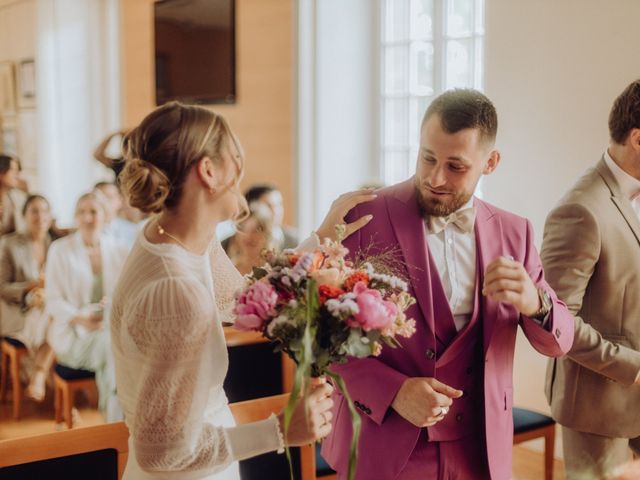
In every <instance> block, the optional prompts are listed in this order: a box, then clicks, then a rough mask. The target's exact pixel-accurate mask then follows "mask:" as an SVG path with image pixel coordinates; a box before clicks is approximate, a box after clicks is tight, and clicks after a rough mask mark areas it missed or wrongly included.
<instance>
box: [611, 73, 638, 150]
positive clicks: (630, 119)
mask: <svg viewBox="0 0 640 480" xmlns="http://www.w3.org/2000/svg"><path fill="white" fill-rule="evenodd" d="M634 128H640V79H638V80H636V81H635V82H633V83H631V84H630V85H629V86H628V87H627V88H625V89H624V92H622V93H621V94H620V95H619V96H618V98H616V99H615V101H614V102H613V107H612V108H611V113H609V134H610V135H611V140H613V141H614V142H616V143H617V144H618V145H622V144H623V143H624V142H625V141H626V140H627V138H628V137H629V134H630V133H631V130H633V129H634Z"/></svg>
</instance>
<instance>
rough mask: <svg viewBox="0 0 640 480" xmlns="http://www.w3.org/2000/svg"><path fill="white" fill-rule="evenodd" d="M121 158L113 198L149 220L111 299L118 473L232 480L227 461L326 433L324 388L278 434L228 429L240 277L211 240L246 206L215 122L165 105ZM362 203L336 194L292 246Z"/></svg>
mask: <svg viewBox="0 0 640 480" xmlns="http://www.w3.org/2000/svg"><path fill="white" fill-rule="evenodd" d="M124 152H125V160H126V163H125V167H124V170H123V172H122V173H121V175H120V182H121V185H122V189H123V191H124V193H125V194H126V195H127V197H128V199H129V201H130V203H131V205H132V206H134V207H137V208H139V209H140V210H142V211H143V212H150V213H157V214H158V215H156V216H155V217H154V218H153V219H152V220H151V221H149V222H148V224H147V226H146V227H145V229H144V231H143V232H141V234H140V235H139V236H138V239H137V241H136V243H135V245H134V247H133V250H132V251H131V254H130V255H129V258H128V259H127V262H126V264H125V267H124V269H123V271H122V274H121V277H120V281H119V284H118V286H117V288H116V292H115V294H114V297H113V306H112V308H113V310H112V317H111V336H112V343H113V351H114V355H115V365H116V377H117V389H118V396H119V398H120V401H121V403H122V407H123V409H124V413H125V420H126V423H127V426H128V427H129V432H130V439H129V443H130V445H129V448H130V455H129V461H128V464H127V468H126V470H125V474H124V478H125V479H136V480H137V479H152V478H180V479H215V480H231V479H233V480H238V479H239V473H238V464H237V461H239V460H243V459H246V458H249V457H252V456H256V455H260V454H263V453H266V452H270V451H275V450H279V451H281V450H282V449H283V448H284V446H285V445H289V446H300V445H304V444H309V443H311V442H314V441H316V440H317V439H320V438H323V437H324V436H326V435H328V433H329V432H330V430H331V411H330V410H331V407H332V400H331V398H330V395H331V386H329V385H328V384H323V385H319V386H316V387H315V388H314V389H313V390H312V391H311V392H310V393H309V395H308V396H307V397H305V398H302V399H301V400H300V401H299V402H298V405H297V406H296V410H295V412H294V414H293V419H292V421H291V425H290V428H289V431H288V434H287V436H286V438H285V437H284V436H283V434H282V431H283V428H282V425H283V415H282V413H280V414H278V415H275V414H272V415H271V416H270V417H269V418H266V419H264V420H262V421H259V422H255V423H250V424H246V425H241V426H236V425H235V424H234V421H233V417H232V416H231V412H230V410H229V407H228V405H227V398H226V396H225V393H224V391H223V388H222V385H223V381H224V378H225V375H226V372H227V366H228V357H227V349H226V345H225V340H224V334H223V330H222V323H223V322H229V321H233V319H232V318H231V317H230V311H231V308H232V306H233V294H234V292H235V291H236V290H237V289H238V288H239V287H241V286H242V283H243V280H242V277H241V276H240V274H239V273H238V272H237V270H235V268H234V267H233V266H232V264H231V262H230V261H229V258H228V257H227V256H226V255H225V253H224V251H223V250H222V247H221V245H220V243H219V242H218V241H217V240H216V239H215V237H214V234H215V230H216V225H217V223H218V222H221V221H223V220H227V219H230V218H239V217H241V212H243V211H244V210H245V209H246V204H244V203H243V198H242V196H241V194H240V193H239V188H238V186H239V185H238V184H239V181H240V179H241V177H242V174H243V156H242V152H241V148H240V145H239V143H238V141H237V139H236V137H235V136H234V134H233V133H232V132H231V130H230V128H229V126H228V124H227V123H226V121H225V119H224V118H223V117H221V116H220V115H217V114H215V113H213V112H211V111H209V110H207V109H204V108H201V107H196V106H186V105H182V104H180V103H176V102H172V103H169V104H166V105H164V106H162V107H160V108H158V109H156V110H155V111H153V112H152V113H151V114H149V115H148V116H147V117H146V118H145V119H144V120H143V121H142V123H141V124H140V125H139V126H138V127H137V128H135V129H134V130H133V131H131V132H130V133H129V134H127V135H126V137H125V139H124ZM373 198H374V195H372V194H371V192H368V191H360V192H353V193H350V194H346V195H343V196H342V197H340V198H339V199H338V200H336V202H334V204H333V205H332V208H331V211H330V212H329V214H328V216H327V218H326V219H325V220H324V222H323V224H322V225H321V227H320V228H319V229H318V231H317V232H316V233H317V236H316V235H312V237H311V238H310V239H308V240H306V241H305V242H303V245H301V247H300V248H305V245H307V246H308V247H313V246H315V244H317V242H318V237H320V238H323V237H330V236H333V226H334V225H335V224H337V223H342V222H343V221H344V215H346V213H347V212H348V211H349V210H350V209H351V208H352V207H354V206H355V205H357V204H358V203H361V202H363V201H368V200H371V199H373ZM369 220H370V218H366V217H365V218H361V219H360V220H358V221H357V222H355V223H353V224H350V225H348V226H347V227H348V228H347V233H352V232H354V231H355V230H357V229H358V228H360V227H362V226H363V225H364V224H365V223H367V222H368V221H369Z"/></svg>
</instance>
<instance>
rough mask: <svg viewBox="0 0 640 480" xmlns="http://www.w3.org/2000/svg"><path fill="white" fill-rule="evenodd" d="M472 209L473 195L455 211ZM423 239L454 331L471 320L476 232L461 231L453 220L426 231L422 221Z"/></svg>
mask: <svg viewBox="0 0 640 480" xmlns="http://www.w3.org/2000/svg"><path fill="white" fill-rule="evenodd" d="M466 208H473V197H471V198H470V199H469V201H468V202H467V203H466V204H465V205H463V206H462V207H461V208H460V209H459V210H464V209H466ZM425 229H426V233H427V242H428V244H429V249H430V250H431V256H432V257H433V260H434V261H435V263H436V267H437V268H438V273H439V274H440V280H441V281H442V286H443V287H444V291H445V294H446V295H447V298H448V300H449V306H450V307H451V311H452V312H453V319H454V322H455V324H456V329H457V330H458V331H460V330H462V329H463V328H464V327H465V326H466V325H467V324H468V323H469V321H470V320H471V315H472V314H473V304H474V295H475V286H476V235H475V232H474V231H471V232H463V231H462V230H461V229H460V228H459V227H458V226H457V225H455V224H453V223H449V224H447V226H446V227H445V228H444V230H442V231H440V232H438V233H431V232H430V231H429V224H428V222H425Z"/></svg>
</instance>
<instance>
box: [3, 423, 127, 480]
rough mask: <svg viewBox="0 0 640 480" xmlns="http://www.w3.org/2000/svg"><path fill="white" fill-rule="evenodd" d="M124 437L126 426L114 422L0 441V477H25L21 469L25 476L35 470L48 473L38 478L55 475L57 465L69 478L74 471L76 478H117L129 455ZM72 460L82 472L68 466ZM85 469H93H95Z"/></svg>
mask: <svg viewBox="0 0 640 480" xmlns="http://www.w3.org/2000/svg"><path fill="white" fill-rule="evenodd" d="M128 439H129V430H128V429H127V426H126V425H125V424H124V422H118V423H109V424H105V425H97V426H94V427H81V428H74V429H73V430H67V431H64V432H54V433H46V434H43V435H34V436H31V437H23V438H14V439H11V440H2V441H0V478H20V477H22V478H25V476H24V475H22V474H21V473H20V472H21V471H23V472H25V473H26V472H30V473H29V476H28V478H36V477H34V476H33V475H31V474H32V473H33V472H35V471H38V472H40V471H44V472H46V473H48V474H49V475H47V474H46V473H45V476H43V477H42V478H47V477H48V478H57V477H56V476H55V475H51V474H52V473H53V470H54V469H57V468H61V469H64V471H65V472H66V474H65V477H64V478H69V479H70V478H76V477H74V476H73V472H74V470H75V471H76V473H77V474H79V475H81V477H77V478H118V479H120V478H121V477H122V473H123V472H124V467H125V465H126V463H127V457H128V454H129V445H128ZM74 462H76V463H77V465H82V467H79V468H83V471H81V472H78V471H77V470H78V469H74V468H73V467H71V464H72V463H74ZM114 463H115V464H114ZM85 468H91V469H95V472H93V471H87V470H84V469H85ZM10 472H11V473H10ZM108 472H113V473H108ZM98 474H101V475H100V476H99V475H98ZM38 478H39V477H38Z"/></svg>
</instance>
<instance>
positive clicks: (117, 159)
mask: <svg viewBox="0 0 640 480" xmlns="http://www.w3.org/2000/svg"><path fill="white" fill-rule="evenodd" d="M125 133H127V129H126V128H123V129H122V130H118V131H117V132H113V133H112V134H110V135H108V136H106V137H105V138H104V139H103V140H102V142H100V144H99V145H98V146H97V147H96V149H95V150H94V152H93V158H95V159H96V160H98V161H99V162H100V163H101V164H103V165H104V166H105V167H107V168H110V169H111V170H113V173H114V174H115V176H116V181H117V180H118V175H120V172H121V171H122V168H123V167H124V160H123V158H122V148H120V146H118V148H117V152H118V153H117V154H116V155H110V154H109V152H108V150H110V148H109V146H110V145H111V142H113V141H115V140H114V139H115V138H118V137H120V138H119V139H118V144H120V143H121V142H122V138H121V137H122V136H123V135H124V134H125Z"/></svg>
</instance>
